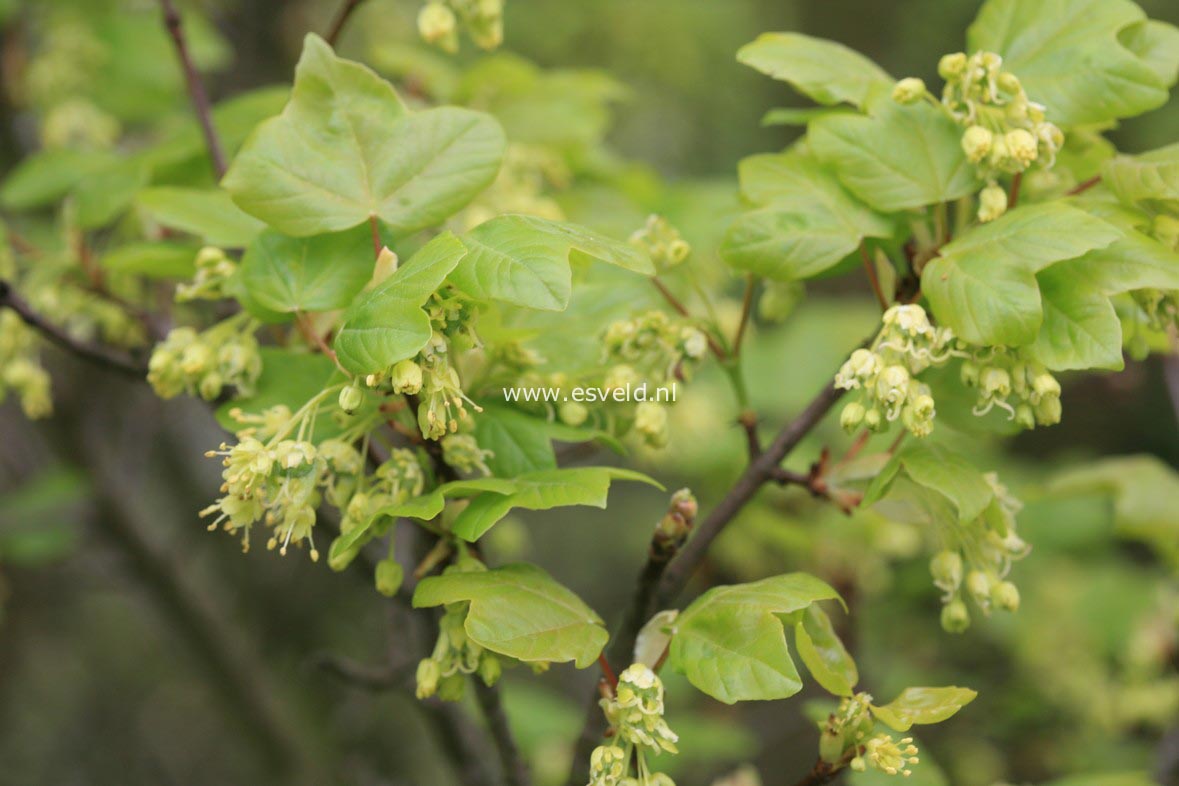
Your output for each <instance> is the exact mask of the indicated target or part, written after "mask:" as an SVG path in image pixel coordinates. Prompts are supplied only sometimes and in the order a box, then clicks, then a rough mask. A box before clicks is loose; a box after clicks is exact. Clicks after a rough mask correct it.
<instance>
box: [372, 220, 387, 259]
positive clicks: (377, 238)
mask: <svg viewBox="0 0 1179 786" xmlns="http://www.w3.org/2000/svg"><path fill="white" fill-rule="evenodd" d="M368 227H369V229H370V230H372V236H373V255H374V256H375V257H378V258H379V257H380V256H381V249H382V248H384V247H385V244H384V243H382V242H381V225H380V224H379V223H377V217H376V216H374V215H370V216H369V217H368Z"/></svg>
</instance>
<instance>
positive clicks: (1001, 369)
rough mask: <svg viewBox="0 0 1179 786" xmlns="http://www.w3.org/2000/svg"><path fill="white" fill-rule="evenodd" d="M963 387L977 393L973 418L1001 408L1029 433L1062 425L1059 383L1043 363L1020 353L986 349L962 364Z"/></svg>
mask: <svg viewBox="0 0 1179 786" xmlns="http://www.w3.org/2000/svg"><path fill="white" fill-rule="evenodd" d="M961 375H962V383H963V384H964V385H966V386H967V387H970V388H974V389H976V390H977V391H978V401H977V403H976V404H975V407H974V414H975V415H978V416H980V417H981V416H982V415H985V414H987V413H988V412H990V411H991V410H992V409H993V408H994V407H998V408H1000V409H1002V410H1004V411H1006V412H1007V414H1008V415H1009V416H1010V418H1011V419H1013V420H1015V422H1016V423H1018V424H1019V425H1020V426H1022V427H1023V428H1026V429H1032V428H1035V427H1036V426H1037V425H1040V426H1052V425H1055V424H1057V423H1059V422H1060V413H1061V408H1060V383H1059V382H1058V381H1057V380H1056V377H1054V376H1052V374H1051V373H1050V372H1049V371H1048V369H1046V368H1044V366H1043V365H1042V364H1040V363H1037V362H1034V361H1026V360H1024V359H1023V358H1022V357H1021V356H1020V354H1019V353H1018V352H1017V351H1012V350H1007V349H994V348H992V349H987V350H983V351H981V352H978V353H975V356H974V357H973V358H972V359H970V360H966V361H963V363H962V368H961Z"/></svg>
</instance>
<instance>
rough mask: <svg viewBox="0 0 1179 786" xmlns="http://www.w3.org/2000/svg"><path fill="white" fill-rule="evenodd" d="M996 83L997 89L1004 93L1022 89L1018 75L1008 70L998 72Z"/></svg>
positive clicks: (1016, 91) (1013, 92)
mask: <svg viewBox="0 0 1179 786" xmlns="http://www.w3.org/2000/svg"><path fill="white" fill-rule="evenodd" d="M997 83H998V85H999V89H1000V90H1002V91H1003V92H1005V93H1012V94H1015V93H1018V92H1020V90H1022V89H1023V88H1022V87H1021V86H1020V84H1019V77H1017V76H1016V75H1015V74H1013V73H1011V72H1010V71H1004V72H1003V73H1001V74H999V79H998V80H997Z"/></svg>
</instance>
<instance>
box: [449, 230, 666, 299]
mask: <svg viewBox="0 0 1179 786" xmlns="http://www.w3.org/2000/svg"><path fill="white" fill-rule="evenodd" d="M463 242H464V243H465V244H466V246H467V249H468V252H469V253H468V254H467V256H466V258H464V259H463V260H462V262H461V263H460V264H459V266H458V267H457V268H455V271H454V274H453V275H452V276H451V279H450V280H451V282H452V283H454V285H455V286H457V287H458V288H459V289H462V290H463V291H465V292H466V293H467V294H469V295H471V296H472V297H476V298H492V299H495V300H502V301H504V302H507V303H512V304H515V305H518V306H528V307H530V308H538V309H544V310H547V311H562V310H564V308H565V306H567V305H569V295H570V293H571V291H572V284H571V277H572V273H571V271H570V268H569V255H570V254H571V253H572V252H574V251H578V252H580V253H582V254H585V255H586V256H590V257H594V258H595V259H600V260H601V261H603V262H608V263H610V264H611V265H617V266H618V267H621V268H624V269H626V270H632V271H634V272H636V273H642V274H644V275H653V274H654V273H655V268H654V266H653V265H652V264H651V260H650V259H649V258H648V257H647V255H646V254H644V253H643V252H642V251H639V250H638V249H637V248H635V247H634V246H631V245H629V244H627V243H620V242H618V241H616V240H611V239H610V238H608V237H606V236H605V235H601V234H599V233H597V232H594V231H592V230H589V229H586V228H585V227H580V226H577V225H575V224H566V223H562V222H560V221H549V220H548V219H544V218H537V217H535V216H526V215H515V214H509V215H503V216H498V217H496V218H493V219H491V220H490V221H485V222H484V223H482V224H480V225H479V226H477V227H475V228H474V229H472V230H471V231H470V232H468V233H467V234H466V235H464V236H463Z"/></svg>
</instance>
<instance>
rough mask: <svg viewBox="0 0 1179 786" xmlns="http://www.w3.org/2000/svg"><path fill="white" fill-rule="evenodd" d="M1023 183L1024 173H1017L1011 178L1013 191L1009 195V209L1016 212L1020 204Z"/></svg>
mask: <svg viewBox="0 0 1179 786" xmlns="http://www.w3.org/2000/svg"><path fill="white" fill-rule="evenodd" d="M1022 183H1023V172H1016V173H1015V176H1014V177H1012V178H1011V190H1010V191H1009V192H1008V194H1007V209H1008V210H1014V209H1015V206H1016V205H1018V204H1019V187H1020V185H1021V184H1022Z"/></svg>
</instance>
